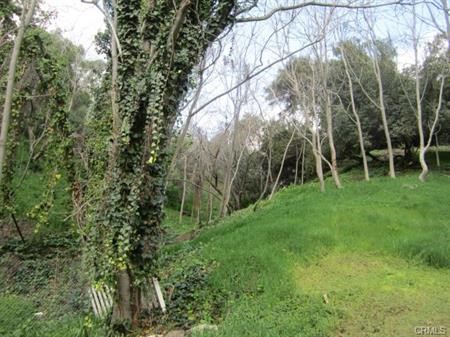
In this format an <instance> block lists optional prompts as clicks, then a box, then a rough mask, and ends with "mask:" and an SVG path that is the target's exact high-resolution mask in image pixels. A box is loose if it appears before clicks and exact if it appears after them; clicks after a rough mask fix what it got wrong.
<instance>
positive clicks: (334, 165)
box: [325, 93, 342, 188]
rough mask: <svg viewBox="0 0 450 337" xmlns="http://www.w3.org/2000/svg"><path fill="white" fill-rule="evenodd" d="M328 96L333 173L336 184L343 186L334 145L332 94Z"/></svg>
mask: <svg viewBox="0 0 450 337" xmlns="http://www.w3.org/2000/svg"><path fill="white" fill-rule="evenodd" d="M325 95H326V96H327V97H326V103H325V104H326V106H325V114H326V119H327V135H328V144H329V145H330V152H331V175H332V176H333V180H334V184H335V185H336V187H337V188H342V184H341V180H340V179H339V172H338V168H337V159H336V148H335V146H334V136H333V116H332V115H331V102H330V95H329V94H328V93H326V94H325Z"/></svg>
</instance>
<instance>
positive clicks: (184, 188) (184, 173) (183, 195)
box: [178, 156, 187, 223]
mask: <svg viewBox="0 0 450 337" xmlns="http://www.w3.org/2000/svg"><path fill="white" fill-rule="evenodd" d="M186 179H187V156H184V165H183V193H182V195H181V205H180V216H179V218H178V222H179V223H182V222H183V212H184V202H185V200H186Z"/></svg>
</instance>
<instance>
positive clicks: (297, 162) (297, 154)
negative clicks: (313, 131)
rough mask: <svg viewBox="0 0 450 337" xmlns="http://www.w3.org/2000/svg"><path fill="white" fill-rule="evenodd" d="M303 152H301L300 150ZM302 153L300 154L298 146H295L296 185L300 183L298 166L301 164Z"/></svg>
mask: <svg viewBox="0 0 450 337" xmlns="http://www.w3.org/2000/svg"><path fill="white" fill-rule="evenodd" d="M300 151H301V150H300ZM301 155H302V154H301V152H300V153H299V152H298V146H297V145H296V146H295V173H294V185H297V181H298V164H299V162H300V157H301Z"/></svg>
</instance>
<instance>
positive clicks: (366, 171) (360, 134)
mask: <svg viewBox="0 0 450 337" xmlns="http://www.w3.org/2000/svg"><path fill="white" fill-rule="evenodd" d="M338 48H339V50H340V52H341V56H342V62H343V63H344V69H345V76H346V79H347V84H348V91H349V94H350V103H351V109H352V113H353V117H354V119H353V118H352V120H353V121H354V123H355V125H356V129H357V130H358V140H359V148H360V152H361V157H362V161H363V166H364V178H365V180H367V181H369V180H370V175H369V165H368V164H367V156H366V149H365V147H364V136H363V132H362V126H361V120H360V118H359V114H358V111H357V109H356V103H355V96H354V89H353V79H352V76H351V75H350V69H349V62H348V60H347V55H346V52H345V50H344V48H343V46H342V45H341V44H339V45H338Z"/></svg>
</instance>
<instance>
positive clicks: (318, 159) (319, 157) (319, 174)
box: [314, 130, 325, 192]
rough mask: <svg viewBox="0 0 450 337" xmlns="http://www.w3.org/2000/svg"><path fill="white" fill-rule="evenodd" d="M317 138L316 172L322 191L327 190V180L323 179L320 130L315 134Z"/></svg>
mask: <svg viewBox="0 0 450 337" xmlns="http://www.w3.org/2000/svg"><path fill="white" fill-rule="evenodd" d="M314 139H316V172H317V177H318V178H319V182H320V191H321V192H325V181H324V179H323V167H322V144H321V142H320V132H319V130H317V132H316V133H315V134H314Z"/></svg>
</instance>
